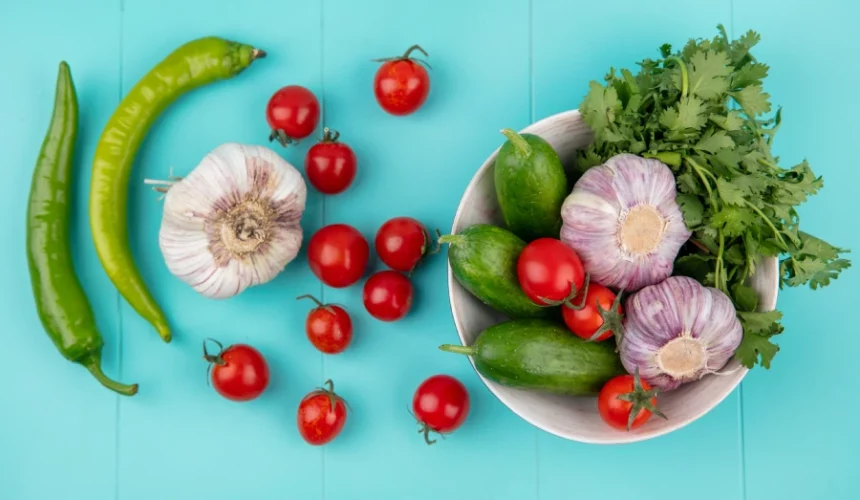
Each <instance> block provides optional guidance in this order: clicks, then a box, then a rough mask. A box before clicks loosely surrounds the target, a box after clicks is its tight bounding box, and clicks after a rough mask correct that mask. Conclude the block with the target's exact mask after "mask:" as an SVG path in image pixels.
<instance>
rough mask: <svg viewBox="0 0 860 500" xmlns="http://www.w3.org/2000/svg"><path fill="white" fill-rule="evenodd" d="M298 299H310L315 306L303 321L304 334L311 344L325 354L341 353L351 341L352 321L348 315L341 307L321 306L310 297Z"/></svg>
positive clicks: (332, 305)
mask: <svg viewBox="0 0 860 500" xmlns="http://www.w3.org/2000/svg"><path fill="white" fill-rule="evenodd" d="M299 299H311V300H313V301H314V302H315V303H316V305H317V306H316V307H315V308H313V309H312V310H311V312H309V313H308V318H307V320H305V333H306V334H307V336H308V340H310V341H311V344H313V346H314V347H316V348H317V349H318V350H319V351H320V352H324V353H326V354H337V353H340V352H343V351H344V350H345V349H346V348H347V347H348V346H349V343H350V341H352V319H350V317H349V314H347V312H346V311H344V310H343V308H342V307H340V306H337V305H334V304H323V303H322V302H320V301H319V300H317V299H316V297H314V296H312V295H302V296H301V297H299Z"/></svg>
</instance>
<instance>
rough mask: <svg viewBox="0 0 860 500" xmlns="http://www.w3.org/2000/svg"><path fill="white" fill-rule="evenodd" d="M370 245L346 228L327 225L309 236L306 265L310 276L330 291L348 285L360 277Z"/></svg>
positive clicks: (353, 231) (345, 226)
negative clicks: (318, 280)
mask: <svg viewBox="0 0 860 500" xmlns="http://www.w3.org/2000/svg"><path fill="white" fill-rule="evenodd" d="M369 256H370V245H368V244H367V240H365V239H364V236H362V235H361V233H360V232H358V230H357V229H355V228H354V227H352V226H350V225H347V224H330V225H328V226H325V227H323V228H321V229H320V230H319V231H317V232H316V233H314V235H313V236H311V241H310V242H309V243H308V264H309V265H310V268H311V271H312V272H313V273H314V275H315V276H316V277H317V278H319V279H320V281H322V282H323V283H325V284H326V285H328V286H330V287H334V288H344V287H347V286H350V285H352V284H353V283H355V282H356V281H358V280H359V279H361V277H362V276H363V275H364V270H365V269H366V268H367V259H368V257H369Z"/></svg>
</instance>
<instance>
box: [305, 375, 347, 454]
mask: <svg viewBox="0 0 860 500" xmlns="http://www.w3.org/2000/svg"><path fill="white" fill-rule="evenodd" d="M325 385H326V388H325V389H317V390H315V391H313V392H311V393H310V394H308V395H307V396H305V397H304V398H303V399H302V401H301V403H299V411H298V415H297V418H296V423H297V425H298V427H299V434H301V436H302V438H303V439H304V440H305V441H306V442H308V443H309V444H312V445H314V446H320V445H324V444H326V443H328V442H330V441H331V440H332V439H334V438H336V437H337V436H338V434H340V431H342V430H343V426H344V424H346V403H345V402H344V400H343V398H341V397H340V396H338V395H337V394H335V392H334V384H332V381H331V380H328V381H326V383H325Z"/></svg>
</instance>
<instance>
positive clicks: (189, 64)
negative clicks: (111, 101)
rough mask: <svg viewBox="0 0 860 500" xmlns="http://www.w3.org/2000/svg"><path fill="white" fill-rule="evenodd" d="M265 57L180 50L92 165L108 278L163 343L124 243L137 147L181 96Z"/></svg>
mask: <svg viewBox="0 0 860 500" xmlns="http://www.w3.org/2000/svg"><path fill="white" fill-rule="evenodd" d="M265 55H266V53H265V52H264V51H262V50H259V49H255V48H253V47H251V46H249V45H243V44H240V43H236V42H231V41H228V40H224V39H221V38H217V37H206V38H200V39H197V40H193V41H191V42H188V43H186V44H185V45H182V46H181V47H179V48H177V49H176V50H174V51H173V53H171V54H170V55H168V56H167V57H166V58H165V59H164V60H162V61H161V62H160V63H158V64H157V65H156V66H155V67H154V68H152V70H150V72H149V73H147V74H146V75H145V76H144V77H143V78H142V79H141V80H140V81H139V82H138V83H137V84H136V85H135V86H134V88H132V89H131V91H130V92H129V93H128V95H126V96H125V98H124V99H123V100H122V102H120V104H119V106H118V107H117V109H116V111H114V114H113V116H112V117H111V118H110V120H109V121H108V123H107V125H106V126H105V129H104V131H103V132H102V136H101V139H100V140H99V143H98V145H97V146H96V153H95V159H94V160H93V175H92V184H91V185H90V226H91V227H92V232H93V239H94V241H95V247H96V252H97V253H98V256H99V259H100V260H101V263H102V266H103V267H104V269H105V271H106V272H107V275H108V277H109V278H110V280H111V281H112V282H113V284H114V286H116V288H117V289H118V290H119V293H120V294H122V296H123V297H125V299H126V301H128V303H129V304H130V305H131V306H132V307H133V308H134V309H135V310H136V311H137V312H138V314H140V315H141V316H142V317H143V318H144V319H146V320H147V321H149V322H150V323H151V324H152V325H153V326H154V327H155V329H156V331H158V334H159V335H160V336H161V338H162V339H163V340H164V341H165V342H170V338H171V334H170V327H169V326H168V324H167V319H166V318H165V317H164V312H162V310H161V308H160V307H159V306H158V304H157V303H156V302H155V300H154V299H153V298H152V295H151V294H150V292H149V290H148V289H147V287H146V284H145V283H144V281H143V278H142V277H141V275H140V272H139V271H138V269H137V266H136V265H135V262H134V258H133V257H132V254H131V249H130V247H129V241H128V227H127V225H126V224H127V222H126V214H127V211H126V208H127V198H128V186H129V179H130V177H131V170H132V166H133V164H134V158H135V155H136V154H137V151H138V148H139V147H140V143H141V141H143V138H144V137H145V136H146V134H147V132H148V131H149V128H150V127H151V126H152V124H153V122H154V121H155V120H156V118H158V116H159V115H160V114H161V112H162V111H164V110H165V109H166V108H167V107H168V106H169V105H170V104H171V103H172V102H173V101H174V100H176V98H178V97H179V96H181V95H182V94H184V93H186V92H188V91H191V90H193V89H195V88H198V87H201V86H203V85H206V84H208V83H211V82H214V81H216V80H223V79H227V78H230V77H233V76H235V75H237V74H239V73H240V72H241V71H242V70H244V69H245V68H247V67H248V66H249V65H250V64H251V63H252V62H253V61H254V60H255V59H259V58H261V57H264V56H265Z"/></svg>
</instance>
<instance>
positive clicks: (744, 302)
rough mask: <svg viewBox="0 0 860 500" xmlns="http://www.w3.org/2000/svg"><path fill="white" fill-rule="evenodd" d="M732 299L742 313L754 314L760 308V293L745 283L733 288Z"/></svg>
mask: <svg viewBox="0 0 860 500" xmlns="http://www.w3.org/2000/svg"><path fill="white" fill-rule="evenodd" d="M734 248H737V247H734ZM732 299H734V302H735V305H736V306H737V308H738V310H740V311H745V312H752V311H755V310H756V308H757V307H758V293H757V292H756V291H755V290H753V288H752V287H750V286H748V285H745V284H743V283H737V284H735V286H734V287H733V288H732Z"/></svg>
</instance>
